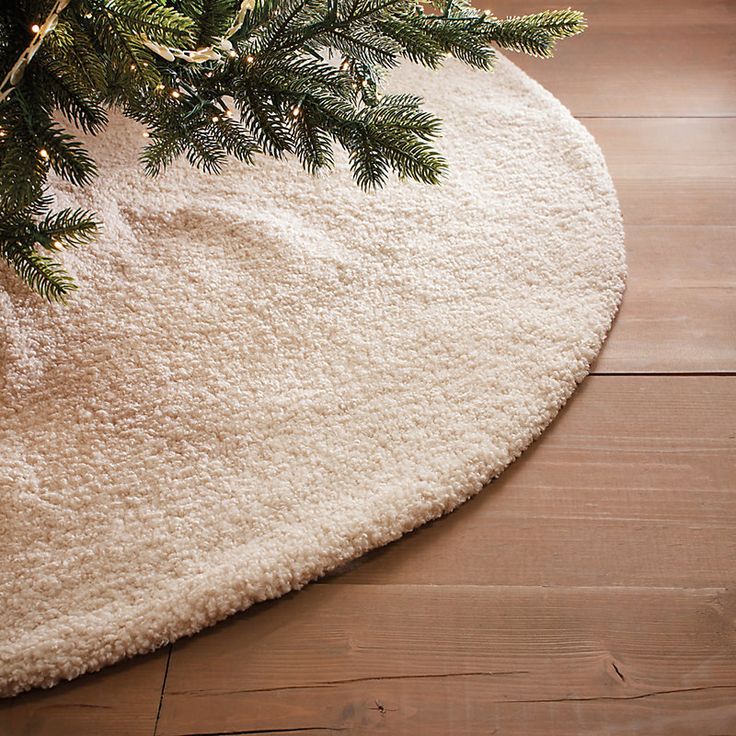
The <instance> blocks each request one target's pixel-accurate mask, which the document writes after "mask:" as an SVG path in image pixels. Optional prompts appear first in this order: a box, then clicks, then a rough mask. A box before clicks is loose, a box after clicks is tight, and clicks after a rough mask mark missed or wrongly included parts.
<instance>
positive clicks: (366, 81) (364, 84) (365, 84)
mask: <svg viewBox="0 0 736 736" xmlns="http://www.w3.org/2000/svg"><path fill="white" fill-rule="evenodd" d="M361 84H362V85H363V86H364V87H367V86H368V80H367V79H364V80H363V81H362V82H361Z"/></svg>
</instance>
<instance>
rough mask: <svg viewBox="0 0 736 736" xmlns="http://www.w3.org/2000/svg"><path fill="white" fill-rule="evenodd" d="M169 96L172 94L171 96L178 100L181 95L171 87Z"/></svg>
mask: <svg viewBox="0 0 736 736" xmlns="http://www.w3.org/2000/svg"><path fill="white" fill-rule="evenodd" d="M171 96H172V97H173V98H174V99H175V100H178V99H179V98H180V97H181V95H180V94H179V92H178V90H175V89H172V90H171Z"/></svg>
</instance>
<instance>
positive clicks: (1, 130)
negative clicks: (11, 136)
mask: <svg viewBox="0 0 736 736" xmlns="http://www.w3.org/2000/svg"><path fill="white" fill-rule="evenodd" d="M6 135H7V133H6V132H5V131H4V130H3V129H2V128H0V138H5V136H6Z"/></svg>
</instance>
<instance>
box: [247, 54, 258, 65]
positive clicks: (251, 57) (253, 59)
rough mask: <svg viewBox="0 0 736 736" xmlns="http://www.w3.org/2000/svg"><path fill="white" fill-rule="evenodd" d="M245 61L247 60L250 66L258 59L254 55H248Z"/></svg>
mask: <svg viewBox="0 0 736 736" xmlns="http://www.w3.org/2000/svg"><path fill="white" fill-rule="evenodd" d="M245 60H246V61H247V62H248V63H249V64H252V63H253V62H254V61H255V60H256V57H255V56H253V55H252V54H248V56H246V57H245Z"/></svg>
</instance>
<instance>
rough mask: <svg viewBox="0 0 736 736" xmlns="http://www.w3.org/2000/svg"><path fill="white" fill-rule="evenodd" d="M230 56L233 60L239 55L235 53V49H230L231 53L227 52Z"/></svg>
mask: <svg viewBox="0 0 736 736" xmlns="http://www.w3.org/2000/svg"><path fill="white" fill-rule="evenodd" d="M227 55H228V56H232V57H233V58H234V57H236V56H237V55H238V52H237V51H235V49H230V51H228V52H227Z"/></svg>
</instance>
